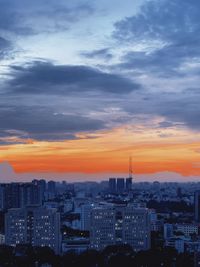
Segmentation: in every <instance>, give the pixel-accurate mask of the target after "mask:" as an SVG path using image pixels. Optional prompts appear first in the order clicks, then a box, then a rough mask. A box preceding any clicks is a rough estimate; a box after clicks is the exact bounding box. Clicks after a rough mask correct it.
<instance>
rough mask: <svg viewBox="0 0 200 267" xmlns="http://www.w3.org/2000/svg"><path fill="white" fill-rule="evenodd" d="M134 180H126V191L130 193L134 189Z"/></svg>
mask: <svg viewBox="0 0 200 267" xmlns="http://www.w3.org/2000/svg"><path fill="white" fill-rule="evenodd" d="M132 180H133V179H132V178H131V177H130V178H126V191H127V192H129V191H130V190H131V189H132Z"/></svg>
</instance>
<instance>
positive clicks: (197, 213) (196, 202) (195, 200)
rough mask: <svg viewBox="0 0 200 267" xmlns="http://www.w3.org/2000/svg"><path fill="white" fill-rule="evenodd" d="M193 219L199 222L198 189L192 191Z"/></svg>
mask: <svg viewBox="0 0 200 267" xmlns="http://www.w3.org/2000/svg"><path fill="white" fill-rule="evenodd" d="M194 211H195V214H194V219H195V222H198V223H199V222H200V191H196V192H195V193H194Z"/></svg>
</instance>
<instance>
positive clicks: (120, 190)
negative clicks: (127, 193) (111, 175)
mask: <svg viewBox="0 0 200 267" xmlns="http://www.w3.org/2000/svg"><path fill="white" fill-rule="evenodd" d="M124 190H125V179H124V178H117V193H118V194H122V193H124Z"/></svg>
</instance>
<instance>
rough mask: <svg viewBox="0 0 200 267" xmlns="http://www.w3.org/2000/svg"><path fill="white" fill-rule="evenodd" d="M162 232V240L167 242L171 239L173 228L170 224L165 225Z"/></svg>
mask: <svg viewBox="0 0 200 267" xmlns="http://www.w3.org/2000/svg"><path fill="white" fill-rule="evenodd" d="M163 231H164V239H165V240H168V239H170V238H171V237H173V236H174V227H173V224H170V223H165V224H164V227H163Z"/></svg>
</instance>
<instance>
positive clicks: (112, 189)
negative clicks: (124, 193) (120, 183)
mask: <svg viewBox="0 0 200 267" xmlns="http://www.w3.org/2000/svg"><path fill="white" fill-rule="evenodd" d="M116 191H117V182H116V178H110V179H109V193H111V194H115V193H116Z"/></svg>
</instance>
